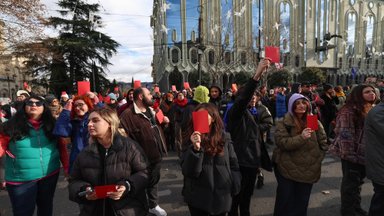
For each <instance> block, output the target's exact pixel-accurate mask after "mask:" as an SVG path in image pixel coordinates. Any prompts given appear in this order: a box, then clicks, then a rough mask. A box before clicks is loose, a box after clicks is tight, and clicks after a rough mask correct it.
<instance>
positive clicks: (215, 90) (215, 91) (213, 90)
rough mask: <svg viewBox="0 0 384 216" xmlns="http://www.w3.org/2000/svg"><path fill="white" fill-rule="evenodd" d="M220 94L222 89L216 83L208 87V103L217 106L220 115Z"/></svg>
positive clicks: (221, 113) (221, 112)
mask: <svg viewBox="0 0 384 216" xmlns="http://www.w3.org/2000/svg"><path fill="white" fill-rule="evenodd" d="M222 95H223V91H222V90H221V88H220V86H219V85H218V84H212V85H211V87H210V88H209V103H212V104H214V105H215V106H216V107H217V109H218V110H219V113H220V115H221V116H222V115H223V112H224V111H223V110H222V105H223V104H222V103H223V101H222Z"/></svg>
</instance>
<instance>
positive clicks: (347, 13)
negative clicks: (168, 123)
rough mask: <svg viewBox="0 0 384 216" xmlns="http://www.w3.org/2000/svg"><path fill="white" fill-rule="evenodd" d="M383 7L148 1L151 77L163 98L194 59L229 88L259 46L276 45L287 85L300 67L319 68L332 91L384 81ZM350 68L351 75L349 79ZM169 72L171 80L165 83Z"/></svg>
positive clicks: (337, 2) (285, 0) (329, 1)
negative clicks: (150, 11) (151, 4)
mask: <svg viewBox="0 0 384 216" xmlns="http://www.w3.org/2000/svg"><path fill="white" fill-rule="evenodd" d="M177 2H178V3H180V4H178V3H177ZM193 3H195V4H193ZM383 3H384V2H383V1H375V0H368V1H367V0H364V1H363V0H304V1H303V0H260V1H259V0H181V1H180V0H178V1H176V0H167V1H165V0H154V9H153V15H152V18H151V26H152V27H153V31H154V56H153V71H152V76H153V78H154V82H155V83H158V84H159V85H160V88H161V89H162V90H163V91H164V90H167V89H169V88H170V85H173V84H174V85H177V87H178V89H180V88H182V83H183V82H186V81H189V80H190V76H191V74H193V73H197V71H198V70H199V63H198V62H199V61H198V59H199V56H200V57H201V59H200V62H201V63H200V67H201V71H202V72H203V74H204V73H207V74H209V76H210V78H211V79H210V80H211V82H215V83H216V84H219V85H221V86H222V87H224V88H228V87H230V84H231V83H232V82H233V80H234V77H235V75H236V74H237V73H239V72H246V73H252V71H254V69H255V67H256V65H257V63H258V60H259V56H263V53H264V47H265V46H277V47H280V62H281V63H283V64H284V67H285V68H286V69H288V71H290V72H292V73H293V75H294V79H297V75H298V74H299V73H300V71H301V68H302V67H319V68H322V69H323V70H325V71H326V72H327V76H328V78H327V81H328V82H330V83H333V84H342V85H346V84H352V83H359V82H363V81H364V80H365V78H366V77H368V76H374V77H378V78H383V77H384V73H382V71H383V69H384V37H383V34H384V33H383V30H382V28H384V26H383V24H384V22H383V21H384V7H383ZM194 9H195V10H197V11H198V12H195V11H194ZM228 11H229V12H228ZM259 11H260V12H261V13H259ZM200 12H201V16H199V13H200ZM199 17H200V21H201V38H202V40H201V41H200V40H199V28H198V27H199V26H198V23H199V22H198V21H199ZM196 21H197V22H196ZM258 22H259V23H258ZM191 23H192V24H191ZM196 23H197V25H196ZM229 29H230V30H229ZM327 33H329V38H326V36H327ZM259 35H261V37H260V38H259ZM326 39H327V40H326ZM260 45H261V51H260V52H259V50H260V49H259V47H260ZM325 47H328V48H329V49H324V48H325ZM322 48H323V49H322ZM352 68H354V70H355V71H357V73H356V74H354V75H352V73H351V71H352ZM172 73H173V75H174V76H173V77H178V79H176V80H175V79H173V80H172V81H170V74H172Z"/></svg>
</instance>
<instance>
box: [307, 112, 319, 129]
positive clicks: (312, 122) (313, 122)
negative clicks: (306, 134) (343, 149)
mask: <svg viewBox="0 0 384 216" xmlns="http://www.w3.org/2000/svg"><path fill="white" fill-rule="evenodd" d="M307 127H308V128H311V129H312V130H314V131H316V130H319V123H318V121H317V115H307Z"/></svg>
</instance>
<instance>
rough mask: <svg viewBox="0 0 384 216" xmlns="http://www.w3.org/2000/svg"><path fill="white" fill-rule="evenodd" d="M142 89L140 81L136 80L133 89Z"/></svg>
mask: <svg viewBox="0 0 384 216" xmlns="http://www.w3.org/2000/svg"><path fill="white" fill-rule="evenodd" d="M140 87H141V81H140V80H135V82H134V83H133V89H137V88H140Z"/></svg>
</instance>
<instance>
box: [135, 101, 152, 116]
mask: <svg viewBox="0 0 384 216" xmlns="http://www.w3.org/2000/svg"><path fill="white" fill-rule="evenodd" d="M147 109H149V110H150V111H151V114H152V116H155V115H156V113H155V111H154V109H153V108H152V107H147ZM133 111H134V112H135V114H138V115H140V114H141V115H143V116H144V117H145V118H148V117H147V116H146V115H144V113H143V112H141V110H140V108H139V107H138V106H137V105H136V103H135V102H133Z"/></svg>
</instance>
